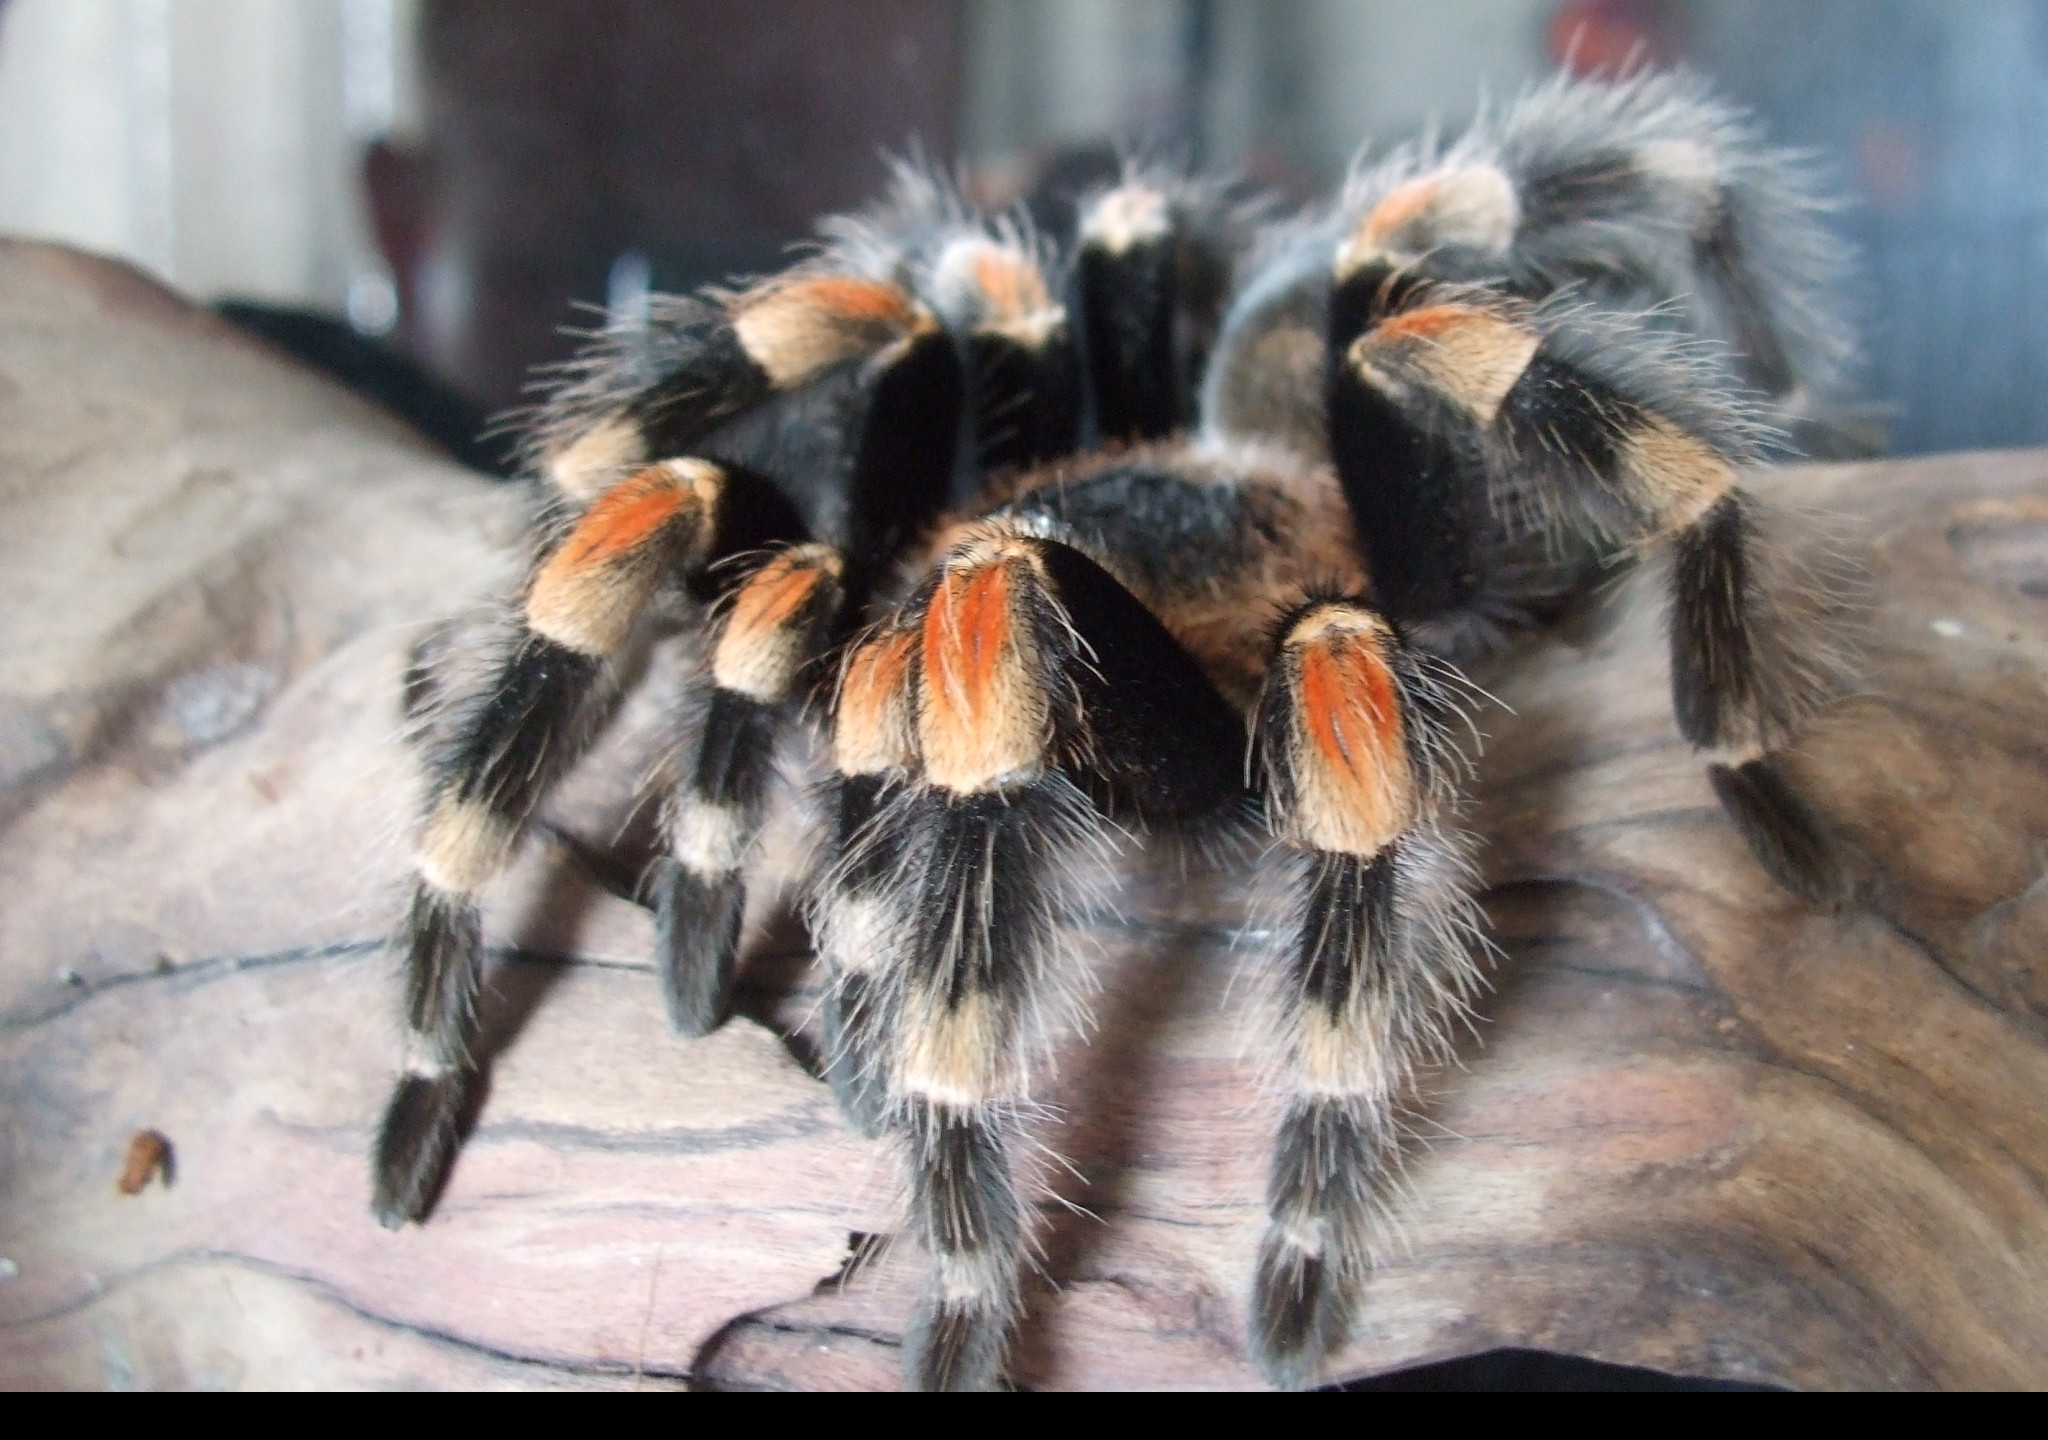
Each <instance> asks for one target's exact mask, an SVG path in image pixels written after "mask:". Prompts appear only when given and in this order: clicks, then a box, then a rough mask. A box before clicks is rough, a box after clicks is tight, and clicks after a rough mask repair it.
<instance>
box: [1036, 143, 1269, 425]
mask: <svg viewBox="0 0 2048 1440" xmlns="http://www.w3.org/2000/svg"><path fill="white" fill-rule="evenodd" d="M1249 223H1250V211H1249V210H1248V208H1246V207H1243V206H1237V205H1233V204H1231V203H1230V202H1229V200H1228V198H1227V196H1226V194H1225V192H1224V189H1223V187H1221V186H1219V185H1215V184H1213V183H1202V182H1196V181H1191V180H1188V179H1185V178H1182V177H1179V176H1175V175H1171V174H1168V173H1164V172H1158V171H1145V170H1136V171H1133V172H1131V173H1128V174H1126V176H1125V177H1124V180H1123V182H1122V183H1121V184H1119V185H1117V186H1116V187H1115V188H1113V189H1110V190H1107V191H1105V192H1103V193H1102V194H1099V195H1096V196H1094V197H1093V198H1092V199H1091V200H1089V201H1088V203H1087V204H1086V205H1085V206H1084V208H1083V210H1082V213H1081V218H1080V235H1079V249H1078V252H1077V254H1076V257H1075V293H1076V295H1077V296H1078V298H1079V302H1080V305H1079V308H1080V311H1081V314H1082V316H1083V325H1082V330H1083V340H1084V349H1085V354H1086V360H1087V367H1088V377H1089V381H1090V386H1091V391H1092V394H1093V398H1094V407H1095V409H1094V431H1095V434H1096V436H1097V437H1098V438H1099V439H1100V440H1101V441H1103V442H1105V443H1129V442H1133V441H1146V440H1158V439H1162V438H1164V437H1165V436H1167V435H1171V434H1173V433H1174V432H1175V431H1177V430H1181V429H1184V428H1186V427H1187V426H1189V425H1191V424H1193V422H1194V420H1195V417H1196V403H1195V392H1196V389H1197V385H1198V382H1199V380H1200V377H1201V374H1202V370H1203V367H1204V366H1205V365H1206V363H1207V361H1208V358H1209V351H1210V348H1211V346H1212V345H1213V344H1214V343H1215V339H1216V332H1217V327H1218V326H1219V325H1220V323H1221V321H1222V316H1223V310H1224V306H1225V304H1226V302H1227V300H1228V298H1229V290H1230V280H1231V272H1232V269H1233V267H1234V266H1235V264H1236V261H1237V257H1238V255H1239V253H1240V252H1241V251H1242V250H1243V249H1244V248H1245V247H1246V244H1247V238H1246V231H1247V229H1248V227H1249Z"/></svg>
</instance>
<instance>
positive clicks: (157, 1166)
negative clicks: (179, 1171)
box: [121, 1130, 173, 1195]
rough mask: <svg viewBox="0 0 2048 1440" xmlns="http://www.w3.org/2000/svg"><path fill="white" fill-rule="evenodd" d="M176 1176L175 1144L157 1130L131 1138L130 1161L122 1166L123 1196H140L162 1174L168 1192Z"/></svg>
mask: <svg viewBox="0 0 2048 1440" xmlns="http://www.w3.org/2000/svg"><path fill="white" fill-rule="evenodd" d="M172 1173H173V1168H172V1158H171V1142H170V1141H169V1140H168V1139H167V1138H165V1137H164V1136H163V1135H162V1134H160V1133H159V1132H157V1131H155V1130H137V1131H136V1132H135V1133H134V1134H133V1135H131V1136H129V1137H128V1160H127V1163H126V1164H124V1165H123V1166H122V1167H121V1193H122V1194H123V1195H140V1194H141V1193H142V1192H143V1190H144V1189H146V1188H147V1187H148V1185H149V1182H150V1181H151V1180H154V1179H155V1178H156V1177H157V1176H159V1175H161V1176H162V1177H163V1182H164V1188H165V1189H167V1190H168V1189H169V1188H170V1185H171V1177H172Z"/></svg>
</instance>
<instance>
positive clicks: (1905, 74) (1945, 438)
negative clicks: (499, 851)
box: [0, 0, 2048, 464]
mask: <svg viewBox="0 0 2048 1440" xmlns="http://www.w3.org/2000/svg"><path fill="white" fill-rule="evenodd" d="M0 7H4V8H0V231H7V232H13V233H18V234H24V235H32V236H40V237H48V238H54V239H60V240H64V241H68V242H70V243H73V244H77V245H81V246H84V247H86V248H89V249H93V250H98V251H103V252H109V253H113V254H118V255H122V256H125V257H127V258H128V259H130V260H132V261H134V262H135V263H136V264H138V265H140V266H142V267H144V268H146V269H148V270H150V271H152V272H154V273H155V274H157V275H159V276H161V277H162V278H164V279H165V280H167V281H168V282H170V283H171V284H173V285H175V286H177V287H178V288H180V289H181V290H184V291H186V292H187V293H189V294H191V295H193V296H195V297H197V298H200V299H203V300H206V301H209V302H215V303H220V304H221V305H222V307H223V309H224V310H225V311H226V313H228V314H230V315H231V317H232V318H235V319H237V320H238V321H240V322H241V323H243V324H246V325H250V326H252V327H254V328H258V329H261V330H263V331H264V332H265V333H267V334H270V335H272V336H273V338H276V339H279V340H281V341H282V342H283V343H285V344H287V345H289V346H291V348H293V349H295V350H298V351H299V352H300V353H301V354H302V355H306V356H308V357H309V358H311V359H313V360H314V361H315V362H316V363H320V364H323V365H325V366H327V367H328V368H330V369H333V370H335V371H337V372H338V373H341V374H343V375H344V376H345V377H347V378H350V379H351V383H355V384H357V385H358V386H359V388H364V389H367V390H369V391H371V392H372V393H375V394H380V395H382V396H383V398H385V399H386V400H387V401H388V402H389V403H392V404H394V405H396V406H397V407H398V408H400V409H403V410H405V411H406V412H407V413H409V414H411V415H412V417H413V418H414V419H415V420H416V422H417V423H419V424H420V425H421V426H422V428H425V429H427V430H428V431H430V432H431V433H434V434H436V435H438V436H439V437H440V438H442V439H443V440H444V441H445V442H446V443H448V444H449V446H450V448H452V449H455V450H457V451H458V453H462V454H464V455H465V456H466V458H469V459H471V460H472V461H473V462H475V463H480V464H490V463H493V462H494V460H495V458H496V457H495V454H494V453H493V452H492V451H491V450H490V449H489V447H488V446H482V447H479V446H478V445H476V444H475V442H474V437H475V435H476V432H477V431H478V430H479V429H480V428H481V427H482V425H483V421H484V418H485V417H486V416H488V415H489V414H491V413H494V412H497V411H501V410H503V409H505V408H507V407H510V406H513V405H516V404H518V403H519V401H520V397H521V391H522V386H523V384H524V383H525V378H526V376H527V372H528V370H529V368H530V367H531V366H532V365H534V364H535V363H538V362H543V361H546V360H550V359H555V358H559V357H560V356H562V355H563V354H564V353H566V351H567V350H568V349H570V348H572V346H573V341H572V340H570V339H569V338H567V337H566V336H565V335H564V334H563V330H564V327H567V326H572V325H577V324H582V325H586V326H587V325H589V324H591V323H592V317H591V315H590V312H589V311H587V310H579V309H578V308H577V307H578V306H579V305H580V306H586V307H587V306H591V305H607V304H609V305H610V306H612V307H614V308H616V309H620V310H625V311H628V312H630V311H631V310H632V309H633V308H634V307H635V306H636V305H638V304H642V303H644V297H645V296H646V294H647V293H648V291H649V289H650V288H655V289H667V288H686V287H689V286H692V285H695V284H699V283H704V282H707V281H716V280H719V279H722V278H725V277H727V276H729V275H732V274H735V273H740V272H746V271H751V270H759V269H763V268H768V267H771V266H773V265H775V264H776V263H777V257H778V256H779V255H781V253H782V252H783V251H784V249H785V247H787V246H788V245H789V244H790V243H792V242H794V241H798V240H801V239H802V238H803V237H804V236H805V235H806V234H807V233H808V231H809V226H810V221H811V219H812V217H814V216H816V215H817V214H819V213H821V212H824V211H828V210H832V209H835V208H843V207H847V206H851V205H856V204H858V203H860V202H861V201H862V200H863V199H864V198H865V197H867V196H869V195H871V194H873V193H874V191H875V189H876V187H877V186H878V184H879V183H880V182H881V180H882V177H883V173H884V163H883V160H882V158H881V156H882V152H883V151H884V150H888V151H896V152H901V151H905V150H909V149H913V148H914V149H917V150H920V151H921V152H922V153H923V154H924V155H926V156H927V157H930V158H932V159H934V160H937V161H940V162H942V163H945V164H948V165H954V166H957V167H959V169H960V171H961V173H962V174H963V175H964V176H965V177H966V180H967V183H968V184H969V186H970V188H971V189H972V190H973V191H974V192H975V193H976V194H977V195H978V196H980V197H982V198H984V199H987V200H990V201H1005V200H1009V199H1013V198H1023V199H1028V200H1029V201H1030V202H1031V203H1032V205H1033V207H1034V208H1035V209H1036V210H1037V211H1038V212H1039V213H1040V214H1041V215H1042V216H1044V217H1046V218H1047V219H1048V220H1050V221H1051V222H1052V223H1054V224H1056V225H1057V224H1059V223H1061V217H1062V214H1063V213H1066V212H1070V210H1071V206H1072V201H1073V197H1074V195H1075V193H1076V192H1077V191H1079V190H1082V189H1085V188H1086V187H1087V186H1088V185H1090V184H1091V183H1093V182H1094V181H1095V180H1097V179H1098V178H1100V177H1101V176H1102V175H1103V174H1105V173H1106V172H1107V171H1108V170H1109V169H1110V168H1111V167H1113V165H1114V158H1115V155H1116V147H1117V146H1119V145H1122V146H1130V145H1141V146H1147V147H1150V148H1151V149H1153V150H1155V151H1159V152H1163V153H1167V154H1177V155H1181V156H1185V157H1186V158H1188V159H1189V160H1191V161H1192V162H1194V163H1197V164H1200V165H1205V166H1214V167H1222V168H1226V169H1233V170H1236V171H1238V172H1240V173H1242V174H1244V175H1246V176H1248V177H1250V178H1252V179H1254V180H1256V181H1259V182H1261V183H1263V184H1265V185H1268V186H1270V187H1272V188H1274V189H1277V190H1278V191H1280V192H1282V193H1283V194H1285V195H1287V196H1289V197H1291V198H1296V199H1306V198H1309V197H1311V196H1313V195H1315V194H1316V193H1318V192H1319V191H1321V190H1323V189H1324V188H1325V187H1327V186H1329V185H1330V184H1331V183H1332V182H1333V181H1334V180H1335V179H1336V178H1337V177H1338V176H1340V175H1341V173H1342V170H1343V167H1344V165H1345V163H1346V161H1347V160H1348V159H1349V158H1350V157H1351V156H1352V154H1353V153H1354V152H1355V151H1356V149H1357V148H1358V146H1359V145H1360V144H1361V142H1363V141H1365V140H1367V139H1368V138H1371V139H1374V140H1377V141H1380V142H1387V141H1392V140H1396V139H1399V138H1401V137H1403V136H1404V135H1407V134H1410V133H1412V132H1413V131H1415V130H1416V129H1418V128H1419V127H1421V126H1423V125H1425V124H1428V123H1430V122H1432V121H1437V122H1441V123H1443V124H1445V125H1447V126H1451V127H1455V126H1456V125H1457V124H1458V123H1459V122H1460V121H1461V120H1462V119H1464V118H1465V117H1466V116H1468V115H1469V114H1470V113H1471V111H1472V110H1473V108H1474V107H1475V105H1476V104H1477V103H1478V102H1479V99H1480V97H1481V96H1482V94H1485V93H1488V92H1491V93H1493V94H1496V95H1500V94H1505V93H1511V92H1512V91H1514V90H1515V89H1517V88H1518V87H1520V86H1522V85H1523V84H1525V83H1527V82H1529V81H1531V80H1534V79H1537V78H1540V77H1541V76H1543V75H1545V74H1547V73H1550V72H1551V71H1552V70H1554V69H1555V68H1557V67H1558V66H1559V65H1566V66H1569V67H1571V68H1574V69H1578V70H1581V71H1592V70H1599V69H1603V68H1604V69H1612V68H1613V67H1616V66H1618V65H1620V64H1623V63H1625V62H1627V61H1628V60H1629V58H1630V57H1646V58H1647V59H1648V60H1649V61H1650V62H1652V63H1657V64H1683V65H1686V66H1690V67H1692V68H1695V69H1697V70H1700V71H1703V72H1705V73H1706V74H1708V75H1710V76H1711V77H1713V78H1714V79H1715V80H1716V81H1717V82H1718V83H1719V84H1720V85H1721V87H1722V88H1723V89H1724V90H1725V91H1726V92H1727V93H1728V94H1730V95H1731V96H1732V97H1734V98H1736V99H1738V100H1740V101H1741V102H1743V103H1745V104H1747V105H1750V106H1752V107H1753V108H1754V109H1756V110H1757V111H1758V112H1759V114H1760V115H1761V116H1762V118H1763V119H1764V121H1765V123H1766V126H1767V128H1768V130H1769V132H1770V134H1771V135H1772V136H1773V137H1774V138H1775V139H1777V140H1779V141H1781V142H1783V143H1787V144H1792V145H1796V146H1801V147H1807V148H1810V149H1811V150H1813V151H1814V152H1816V153H1817V154H1818V155H1819V156H1820V157H1821V158H1822V159H1823V160H1824V161H1825V162H1826V164H1827V166H1828V167H1829V169H1830V170H1831V172H1832V174H1833V175H1834V177H1835V179H1836V182H1837V186H1838V189H1839V192H1840V194H1841V196H1842V197H1843V199H1844V200H1845V201H1846V202H1847V207H1846V209H1845V211H1844V213H1843V216H1842V225H1843V228H1844V229H1845V230H1846V231H1847V232H1848V233H1849V234H1850V235H1851V237H1852V238H1853V239H1854V240H1855V241H1856V242H1857V244H1858V246H1859V248H1860V250H1861V253H1862V255H1863V274H1862V277H1861V284H1860V286H1859V290H1858V294H1857V296H1856V297H1855V298H1856V300H1857V302H1858V303H1859V304H1860V305H1861V307H1862V313H1863V315H1864V318H1865V322H1866V327H1867V330H1868V333H1869V336H1870V357H1871V358H1870V365H1869V369H1868V373H1867V380H1866V389H1867V391H1868V393H1869V394H1870V396H1871V397H1872V399H1873V400H1874V401H1876V402H1878V403H1879V405H1880V406H1881V409H1882V415H1883V419H1884V422H1885V426H1886V429H1887V430H1888V433H1889V443H1890V448H1891V449H1892V451H1893V452H1894V453H1900V454H1911V453H1918V452H1924V451H1931V450H1943V449H1955V448H1964V447H1973V446H1991V445H2018V444H2028V443H2037V442H2048V407H2043V406H2042V405H2041V404H2039V403H2038V402H2037V396H2038V395H2039V394H2040V392H2041V389H2042V385H2043V382H2044V381H2048V224H2044V220H2048V165H2044V164H2043V163H2042V161H2041V158H2040V157H2041V156H2042V155H2043V154H2048V85H2044V83H2043V81H2044V79H2048V0H1971V3H1969V4H1967V5H1959V4H1954V3H1952V0H1431V3H1427V4H1417V3H1410V0H1293V3H1289V4H1285V5H1276V4H1267V3H1261V0H779V3H764V0H11V3H7V0H0Z"/></svg>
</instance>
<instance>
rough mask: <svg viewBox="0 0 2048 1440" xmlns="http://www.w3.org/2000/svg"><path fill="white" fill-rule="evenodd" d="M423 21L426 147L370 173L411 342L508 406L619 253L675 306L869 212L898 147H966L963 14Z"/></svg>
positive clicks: (706, 3) (460, 7)
mask: <svg viewBox="0 0 2048 1440" xmlns="http://www.w3.org/2000/svg"><path fill="white" fill-rule="evenodd" d="M421 23H422V32H421V36H420V40H421V62H422V70H423V86H424V90H425V134H424V138H423V140H422V142H421V143H420V144H419V145H418V146H416V147H410V148H405V149H398V148H392V147H386V148H385V149H383V150H382V151H380V152H378V153H376V154H373V155H372V156H371V158H370V163H369V165H368V167H367V178H368V181H369V187H370V190H371V193H372V200H373V208H374V209H375V210H376V212H377V220H378V231H379V236H380V241H381V244H382V246H383V249H384V250H385V252H386V255H387V257H388V258H389V259H390V260H391V262H392V267H393V270H394V273H395V274H396V275H397V276H398V278H399V283H400V288H401V291H402V294H403V299H404V302H405V305H404V311H405V316H404V320H403V322H402V328H401V332H400V340H401V343H403V344H405V345H407V346H408V347H409V348H410V349H411V350H412V351H413V352H414V353H415V354H417V355H418V356H419V357H420V358H421V359H422V360H423V361H424V362H425V363H426V364H428V365H429V366H430V367H431V368H432V369H434V370H435V371H436V372H437V373H439V374H441V375H442V376H444V377H445V378H447V379H448V380H450V381H451V382H453V383H455V384H457V385H458V386H460V387H462V388H464V389H465V390H467V391H469V392H470V393H472V394H474V395H475V396H476V397H477V398H478V399H480V400H482V401H484V402H486V403H488V404H490V405H493V406H503V405H508V404H511V403H513V402H515V401H516V400H517V399H518V398H519V394H520V388H521V385H522V383H523V378H524V376H525V374H526V371H527V370H528V368H529V367H530V366H531V365H533V364H535V363H537V362H543V361H547V360H551V359H556V358H560V357H561V356H563V355H564V354H566V353H568V351H569V349H570V348H572V347H571V342H570V341H568V340H566V339H564V338H563V337H562V336H561V335H560V333H559V331H560V330H561V327H563V326H564V325H567V324H569V323H571V322H572V321H573V320H575V319H576V318H577V316H576V312H575V311H574V309H573V306H574V305H575V304H576V303H577V302H582V303H584V304H601V303H603V302H604V301H605V299H606V297H607V294H608V293H616V288H617V287H616V281H617V278H618V273H619V272H618V266H619V262H620V260H621V257H622V256H625V257H632V258H633V260H634V264H635V265H638V264H639V262H640V261H643V260H644V262H645V267H644V268H645V272H646V274H647V278H651V280H652V282H653V283H654V284H655V285H656V286H658V287H663V288H688V287H691V286H694V285H696V284H700V283H703V282H706V281H715V280H719V279H723V278H725V277H727V276H729V275H731V274H733V273H734V272H738V271H747V270H759V269H763V268H768V267H772V266H774V265H776V264H777V263H779V257H780V255H781V253H782V251H783V249H784V247H785V246H787V245H789V244H790V243H791V242H793V241H797V240H801V239H803V238H804V237H805V236H807V235H808V234H809V233H810V227H811V221H812V220H813V218H814V217H816V216H818V215H820V214H822V213H825V212H827V211H831V210H835V209H843V208H846V207H848V206H851V205H856V204H858V203H860V202H861V201H862V200H864V199H865V198H867V197H869V196H871V195H873V194H874V192H875V191H876V189H877V188H878V186H879V185H880V183H881V181H882V179H883V175H884V163H883V160H882V158H881V152H882V151H883V150H884V149H889V150H894V151H899V152H900V151H901V150H903V149H904V148H905V147H907V146H909V145H911V144H918V145H921V146H922V147H923V149H924V150H925V151H926V153H928V154H930V155H933V156H934V157H936V158H939V159H947V158H949V157H950V156H951V155H952V154H953V151H954V147H955V139H956V129H957V123H958V122H957V117H958V115H959V112H960V49H961V43H960V29H961V14H960V7H959V6H958V5H957V4H956V3H953V0H803V3H801V4H761V3H745V0H427V3H426V4H425V5H424V6H423V16H422V22H421ZM581 323H583V324H586V325H587V324H589V323H591V317H590V316H588V315H584V316H582V317H581Z"/></svg>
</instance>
